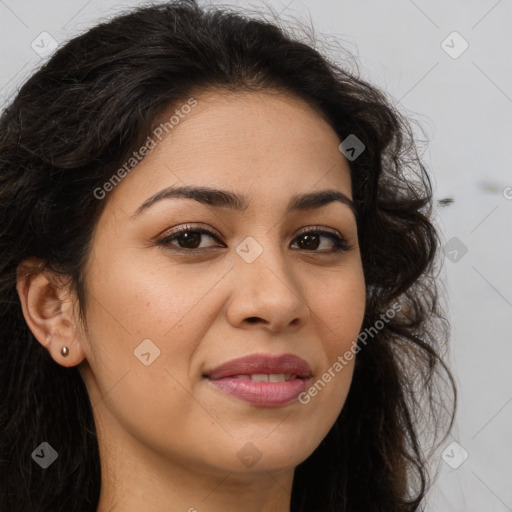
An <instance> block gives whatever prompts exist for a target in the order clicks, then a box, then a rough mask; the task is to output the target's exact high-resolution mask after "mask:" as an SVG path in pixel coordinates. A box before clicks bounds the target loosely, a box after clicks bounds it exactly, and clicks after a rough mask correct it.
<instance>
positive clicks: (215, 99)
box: [109, 91, 351, 213]
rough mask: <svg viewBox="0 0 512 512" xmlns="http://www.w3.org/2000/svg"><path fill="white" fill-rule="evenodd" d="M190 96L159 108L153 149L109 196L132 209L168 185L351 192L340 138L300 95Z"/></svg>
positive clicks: (282, 192) (284, 193)
mask: <svg viewBox="0 0 512 512" xmlns="http://www.w3.org/2000/svg"><path fill="white" fill-rule="evenodd" d="M193 98H194V100H195V102H196V103H195V106H194V107H192V108H187V109H184V108H182V106H183V105H187V104H188V103H187V100H184V101H183V105H181V104H180V103H177V104H174V105H173V106H172V107H170V108H168V109H166V110H165V111H164V112H163V114H162V116H161V118H160V119H159V120H158V122H157V123H156V124H155V126H156V130H158V128H159V127H160V130H159V131H158V132H156V133H158V134H159V136H155V135H154V133H155V129H154V130H153V135H152V136H151V137H152V140H153V141H154V144H152V146H153V149H151V151H150V152H149V154H148V155H147V156H146V157H145V158H144V159H143V160H142V162H141V163H140V164H138V165H137V166H136V167H135V168H134V169H133V170H132V171H130V172H129V173H128V174H127V175H126V176H125V177H124V178H123V179H122V181H121V183H119V184H118V185H116V187H115V189H114V191H113V192H110V194H111V197H110V198H109V201H112V202H113V203H114V204H118V205H123V209H127V210H129V209H130V208H129V205H132V208H131V209H132V210H135V208H136V207H137V206H139V205H135V204H134V201H135V202H140V200H141V199H144V198H145V197H148V196H150V195H152V194H154V193H155V192H157V191H158V190H159V189H161V188H164V187H168V186H170V185H205V186H210V187H214V186H215V187H218V188H229V189H230V190H233V191H235V192H239V193H240V194H243V195H248V196H253V195H258V194H259V193H260V192H261V193H264V194H265V196H267V199H268V200H270V199H273V200H274V201H275V200H278V201H279V199H280V198H281V197H282V198H283V200H284V199H285V198H288V197H289V196H291V195H294V194H297V193H303V192H306V191H311V190H313V189H315V188H317V189H319V188H322V189H325V188H337V189H338V190H341V191H343V192H344V193H345V194H347V195H350V192H351V190H350V189H351V182H350V169H349V166H348V163H347V161H346V159H345V157H344V156H343V155H342V153H341V152H340V151H339V149H338V145H339V143H340V140H339V137H338V136H337V134H336V132H335V131H334V130H333V129H332V127H331V126H330V125H329V123H328V122H327V121H326V120H325V118H324V117H323V116H322V115H321V114H319V113H318V112H317V111H316V110H315V109H314V108H313V107H312V106H310V105H309V104H308V103H307V102H305V101H304V100H302V99H300V98H297V97H295V96H292V95H289V94H287V93H283V92H278V91H261V92H225V91H215V92H203V93H200V94H196V95H194V96H193ZM185 112H187V113H185ZM171 118H172V123H170V122H169V121H170V120H171ZM159 123H160V124H159ZM162 127H164V128H165V130H163V129H162ZM167 132H168V133H167ZM161 134H163V136H162V135H161ZM260 196H261V194H260ZM260 199H265V198H263V197H260ZM132 213H133V212H132Z"/></svg>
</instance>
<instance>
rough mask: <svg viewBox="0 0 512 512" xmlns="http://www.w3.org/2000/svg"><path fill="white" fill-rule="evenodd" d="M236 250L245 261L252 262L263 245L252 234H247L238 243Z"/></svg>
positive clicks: (260, 251) (258, 254)
mask: <svg viewBox="0 0 512 512" xmlns="http://www.w3.org/2000/svg"><path fill="white" fill-rule="evenodd" d="M236 252H237V253H238V255H239V256H240V257H241V258H242V259H243V260H244V261H245V262H246V263H252V262H253V261H255V260H256V258H258V257H259V256H260V255H261V253H262V252H263V247H261V245H260V244H259V243H258V242H256V240H254V238H253V237H252V236H248V237H247V238H245V239H244V240H243V242H241V243H240V244H239V245H238V247H237V248H236Z"/></svg>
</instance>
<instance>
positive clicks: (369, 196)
mask: <svg viewBox="0 0 512 512" xmlns="http://www.w3.org/2000/svg"><path fill="white" fill-rule="evenodd" d="M303 28H304V27H303ZM303 33H304V34H306V33H307V30H306V29H305V28H304V31H303ZM324 53H325V52H324ZM345 67H346V66H342V65H341V64H339V63H337V59H335V58H331V57H328V56H326V55H325V54H323V53H322V52H320V51H319V50H317V49H316V48H315V45H314V44H313V43H311V42H304V40H302V39H301V37H299V36H297V35H293V34H292V31H289V30H288V29H287V28H285V27H283V26H281V25H280V24H279V22H278V21H275V20H273V21H269V20H267V19H265V18H264V17H258V16H254V17H251V16H247V15H246V14H242V13H239V12H237V11H236V10H233V9H232V8H219V7H217V8H213V7H209V8H205V7H201V6H199V5H198V4H197V3H196V2H195V1H192V0H189V1H181V2H179V1H176V2H169V3H167V4H160V5H156V6H155V5H153V6H145V7H140V8H138V9H135V10H132V11H130V12H127V13H123V14H121V15H117V16H116V17H114V18H113V19H111V20H109V21H105V22H103V23H101V24H99V25H97V26H95V27H94V28H92V29H90V30H89V31H87V32H86V33H85V34H83V35H81V36H79V37H76V38H74V39H72V40H70V41H69V42H67V43H66V44H65V45H64V46H62V47H61V48H60V49H58V51H57V52H56V53H55V54H54V55H53V56H52V57H51V58H50V59H49V60H48V61H47V62H45V63H44V64H43V65H42V66H41V68H40V69H39V70H38V71H37V72H35V73H34V74H33V75H32V76H31V78H30V79H29V80H28V81H27V82H26V83H25V84H24V85H23V86H22V87H21V88H20V90H19V91H18V93H17V95H16V96H15V97H14V99H12V101H11V103H10V104H9V105H8V106H7V107H6V108H5V110H4V111H3V113H2V116H1V118H0V218H1V219H2V221H1V223H0V301H1V304H2V307H1V310H0V325H1V328H0V374H1V378H0V432H1V435H0V510H3V511H4V510H5V511H9V512H27V511H30V512H36V511H38V512H43V511H45V512H56V511H57V512H58V511H66V512H68V511H73V512H91V511H95V510H96V508H97V504H98V499H99V492H100V483H101V473H100V458H99V449H98V443H97V438H96V429H95V423H94V420H93V414H92V408H91V403H90V399H89V396H88V393H87V391H86V388H85V385H84V382H83V380H82V378H81V375H80V373H79V371H78V368H77V367H69V368H66V367H63V366H61V365H59V364H56V363H55V361H54V360H53V359H52V358H51V356H50V355H49V353H48V351H47V350H46V349H45V348H44V347H43V346H42V345H41V344H40V343H39V342H38V341H37V340H36V339H35V337H34V335H33V334H32V332H31V330H30V329H29V328H28V326H27V324H26V322H25V319H24V316H23V312H22V308H21V303H20V299H19V296H18V294H17V290H16V281H17V268H18V266H19V264H20V262H21V261H22V260H24V259H25V258H28V257H35V258H38V259H40V260H41V261H42V262H44V265H45V266H46V267H45V268H47V269H49V270H52V271H54V272H58V273H60V274H62V275H65V276H68V277H70V278H71V280H72V284H73V286H74V290H75V291H76V293H77V296H78V298H79V301H80V302H79V304H80V313H81V319H82V320H85V311H86V305H87V304H86V300H85V299H86V293H85V289H84V274H83V269H84V267H85V263H86V262H87V259H88V256H89V254H90V250H91V235H92V231H93V229H94V227H95V225H96V222H97V221H98V219H99V216H100V214H101V211H102V209H103V208H104V206H105V203H106V202H107V201H108V197H107V198H106V199H105V200H103V201H101V200H98V199H97V198H96V197H95V195H94V194H93V191H94V190H96V189H97V188H98V187H101V186H102V185H103V184H104V183H105V182H106V181H107V180H108V179H109V178H110V177H111V176H112V173H113V171H114V170H116V169H118V168H119V167H120V166H121V165H122V164H123V162H125V161H126V158H127V155H130V154H131V153H132V152H133V151H134V150H135V149H136V148H139V147H140V146H141V144H142V142H143V141H144V140H146V138H147V137H148V134H149V133H150V130H151V129H152V128H153V127H154V126H155V123H156V121H157V120H158V119H159V118H160V115H161V113H162V112H163V111H164V110H165V109H166V108H168V107H169V105H173V104H179V102H180V101H182V99H183V98H187V97H190V96H191V95H193V94H194V95H195V94H197V93H198V91H201V90H205V89H208V88H220V89H229V90H232V91H238V90H248V89H249V90H253V91H259V90H277V91H281V92H285V93H290V94H295V95H298V96H300V97H301V98H303V99H305V100H306V101H307V102H309V103H310V104H312V105H314V106H315V107H316V108H317V110H318V111H319V112H321V113H322V114H323V115H325V116H326V118H327V119H328V121H329V123H330V124H331V126H332V128H333V129H334V130H335V132H336V133H337V134H338V135H339V138H340V141H343V140H344V139H345V138H346V137H347V136H349V135H350V134H355V135H356V136H357V138H358V139H360V140H361V141H362V142H363V143H364V144H365V146H366V149H365V150H364V151H363V153H361V154H360V156H358V157H357V158H356V159H354V160H351V161H349V167H350V171H351V179H352V195H353V198H354V201H355V204H356V209H357V228H358V235H359V245H360V250H361V258H362V263H363V269H364V276H365V281H366V285H367V303H366V312H365V317H364V323H363V328H364V329H368V328H370V327H371V326H374V325H375V323H376V322H377V321H379V319H381V315H383V314H384V313H385V312H386V311H388V310H389V309H390V308H391V307H392V305H393V304H395V303H398V304H400V306H401V308H399V309H400V311H399V312H398V311H397V313H396V315H395V316H394V317H393V318H392V319H389V321H387V322H386V323H385V324H384V326H383V328H381V329H379V330H378V332H377V333H376V334H374V335H373V336H372V339H371V342H369V343H367V344H366V345H365V346H362V347H361V350H360V351H359V352H358V354H357V357H356V361H355V367H354V374H353V379H352V383H351V388H350V392H349V394H348V397H347V400H346V403H345V405H344V407H343V409H342V411H341V414H340V415H339V417H338V418H337V420H336V422H335V424H334V425H333V427H332V429H331V430H330V431H329V433H328V434H327V436H326V437H325V438H324V439H323V440H322V442H321V443H320V445H319V446H318V447H317V449H316V450H315V451H314V452H313V453H312V454H311V456H310V457H308V458H307V459H306V460H305V461H304V462H302V463H301V464H300V465H298V466H297V467H296V470H295V475H294V482H293V488H292V496H291V511H292V512H299V511H300V512H306V511H307V512H319V511H320V512H334V511H336V512H341V511H345V512H349V511H350V512H363V511H364V512H371V511H375V512H377V511H378V512H384V511H386V512H388V511H389V512H398V511H400V512H402V511H403V512H405V511H408V512H412V511H417V510H421V507H422V506H423V500H424V498H425V496H426V494H427V492H428V490H429V488H430V486H431V485H432V477H431V474H430V470H429V467H428V464H429V460H430V459H429V457H430V455H431V454H430V451H432V453H433V451H434V450H435V449H436V447H437V446H438V445H436V444H434V441H436V440H437V439H438V434H439V432H440V431H441V432H442V431H444V432H445V436H444V437H443V438H442V441H444V440H445V439H446V437H447V435H448V433H449V431H450V430H451V428H452V425H453V421H454V416H455V409H456V387H455V382H454V379H453V377H452V375H451V373H450V370H449V368H448V367H447V364H446V363H445V362H444V361H443V358H444V357H445V355H446V348H447V342H448V339H449V330H450V329H449V322H448V321H447V319H446V317H445V314H444V312H443V307H442V302H443V294H442V293H440V292H439V290H440V289H441V284H440V283H441V282H440V280H439V274H440V270H441V265H440V261H441V258H440V255H439V254H440V251H439V247H440V237H439V235H438V232H437V229H436V227H435V222H434V219H433V203H434V200H433V196H432V187H431V182H430V179H429V176H428V174H427V171H426V169H425V166H424V165H423V164H422V162H421V156H420V152H419V150H418V147H419V146H418V144H417V141H415V140H414V136H413V130H412V129H411V120H410V119H408V118H407V117H406V116H405V115H404V114H402V113H400V112H399V111H398V109H397V108H396V107H395V106H394V103H393V101H391V100H390V99H389V98H388V96H387V95H386V94H385V93H384V92H382V91H380V90H379V89H378V88H377V87H375V86H372V85H370V84H369V83H368V82H367V81H364V80H362V79H361V78H360V74H359V72H358V71H357V70H350V71H349V70H348V69H345ZM381 323H382V322H381ZM431 434H432V435H431ZM423 436H425V438H424V439H423ZM42 441H47V442H48V443H49V444H50V445H52V446H55V447H58V453H59V458H58V463H55V464H53V465H51V466H50V467H49V468H47V469H44V470H43V469H41V468H40V467H39V466H38V465H37V464H35V463H34V461H33V460H32V457H31V454H32V452H33V451H34V449H35V448H36V447H37V446H38V445H40V443H41V442H42ZM423 441H425V445H427V444H428V447H429V448H431V450H427V449H426V448H425V446H423Z"/></svg>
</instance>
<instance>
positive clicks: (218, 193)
mask: <svg viewBox="0 0 512 512" xmlns="http://www.w3.org/2000/svg"><path fill="white" fill-rule="evenodd" d="M172 198H186V199H193V200H195V201H198V202H199V203H201V204H205V205H209V206H213V207H217V208H230V209H232V210H237V211H244V210H246V209H247V207H248V206H249V200H248V199H247V197H245V196H242V195H240V194H237V193H235V192H230V191H228V190H219V189H215V188H210V187H196V186H187V185H185V186H181V187H174V186H171V187H167V188H164V189H163V190H161V191H160V192H157V193H156V194H154V195H153V196H151V197H150V198H148V199H146V201H144V203H142V204H141V205H140V206H139V208H137V210H136V211H135V213H134V214H133V215H132V216H131V218H132V219H133V218H135V217H137V216H138V215H139V214H141V213H142V212H143V211H145V210H147V209H148V208H150V207H151V206H153V205H154V204H155V203H157V202H158V201H161V200H163V199H172ZM334 201H339V202H340V203H342V204H344V205H346V206H348V207H349V208H350V210H351V211H352V213H353V214H354V216H355V215H356V207H355V205H354V202H353V201H352V200H351V199H350V198H348V197H347V196H346V195H345V194H343V193H342V192H339V191H338V190H334V189H327V190H319V191H316V192H309V193H305V194H297V195H294V196H292V197H291V198H290V201H289V203H288V207H287V209H286V212H285V215H288V214H290V213H293V212H295V211H305V210H313V209H317V208H321V207H322V206H325V205H327V204H330V203H332V202H334Z"/></svg>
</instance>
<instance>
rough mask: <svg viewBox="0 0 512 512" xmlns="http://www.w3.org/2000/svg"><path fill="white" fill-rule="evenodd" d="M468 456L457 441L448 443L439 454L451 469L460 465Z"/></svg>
mask: <svg viewBox="0 0 512 512" xmlns="http://www.w3.org/2000/svg"><path fill="white" fill-rule="evenodd" d="M468 457H469V453H468V452H467V451H466V450H464V448H463V447H462V446H461V445H460V444H459V443H457V441H453V442H452V443H450V444H449V445H448V446H447V447H446V448H445V449H444V450H443V453H442V454H441V458H442V459H443V460H444V461H445V462H446V464H448V466H450V467H451V468H453V469H457V468H459V467H460V466H462V464H464V462H466V460H467V458H468Z"/></svg>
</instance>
